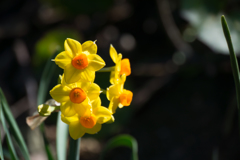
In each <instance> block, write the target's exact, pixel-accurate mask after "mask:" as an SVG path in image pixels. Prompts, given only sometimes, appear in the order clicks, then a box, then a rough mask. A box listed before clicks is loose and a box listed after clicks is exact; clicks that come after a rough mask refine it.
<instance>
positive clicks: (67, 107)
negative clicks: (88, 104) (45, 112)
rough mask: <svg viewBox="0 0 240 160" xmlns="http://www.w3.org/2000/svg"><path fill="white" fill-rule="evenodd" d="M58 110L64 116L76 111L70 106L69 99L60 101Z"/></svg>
mask: <svg viewBox="0 0 240 160" xmlns="http://www.w3.org/2000/svg"><path fill="white" fill-rule="evenodd" d="M60 110H61V112H62V114H63V115H64V116H65V117H70V116H74V115H75V114H76V111H75V109H74V107H73V106H72V102H71V101H67V102H66V103H62V104H61V106H60Z"/></svg>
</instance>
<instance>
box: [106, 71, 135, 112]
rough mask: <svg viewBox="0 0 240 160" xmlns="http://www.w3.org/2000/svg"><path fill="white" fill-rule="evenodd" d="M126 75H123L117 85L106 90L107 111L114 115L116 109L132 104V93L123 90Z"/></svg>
mask: <svg viewBox="0 0 240 160" xmlns="http://www.w3.org/2000/svg"><path fill="white" fill-rule="evenodd" d="M125 81H126V75H125V74H124V75H123V76H121V78H120V79H119V83H117V84H113V85H111V86H110V87H109V88H107V92H106V95H107V98H108V100H109V101H110V104H109V110H111V111H112V113H115V111H116V109H117V107H119V108H122V107H123V106H129V105H130V104H131V102H132V97H133V93H132V92H131V91H129V90H126V89H124V83H125Z"/></svg>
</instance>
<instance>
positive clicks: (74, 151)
mask: <svg viewBox="0 0 240 160" xmlns="http://www.w3.org/2000/svg"><path fill="white" fill-rule="evenodd" d="M80 142H81V138H78V139H77V140H74V139H72V138H71V137H70V142H69V143H70V144H69V154H68V159H71V160H79V157H80Z"/></svg>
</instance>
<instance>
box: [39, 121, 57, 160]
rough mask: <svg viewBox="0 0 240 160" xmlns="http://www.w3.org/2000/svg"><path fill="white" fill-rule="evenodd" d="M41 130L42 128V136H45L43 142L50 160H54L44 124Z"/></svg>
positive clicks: (41, 125)
mask: <svg viewBox="0 0 240 160" xmlns="http://www.w3.org/2000/svg"><path fill="white" fill-rule="evenodd" d="M39 128H40V130H41V133H42V136H43V141H44V145H45V151H46V153H47V157H48V160H54V158H53V156H52V153H51V149H50V144H49V142H48V139H47V137H46V135H45V128H44V123H41V124H40V126H39Z"/></svg>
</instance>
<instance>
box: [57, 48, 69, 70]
mask: <svg viewBox="0 0 240 160" xmlns="http://www.w3.org/2000/svg"><path fill="white" fill-rule="evenodd" d="M54 61H55V63H56V64H57V65H58V66H59V67H60V68H62V69H64V68H65V67H66V66H67V65H68V64H71V61H72V57H71V56H69V54H68V52H67V51H63V52H61V53H59V54H58V55H57V56H56V58H55V59H54Z"/></svg>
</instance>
